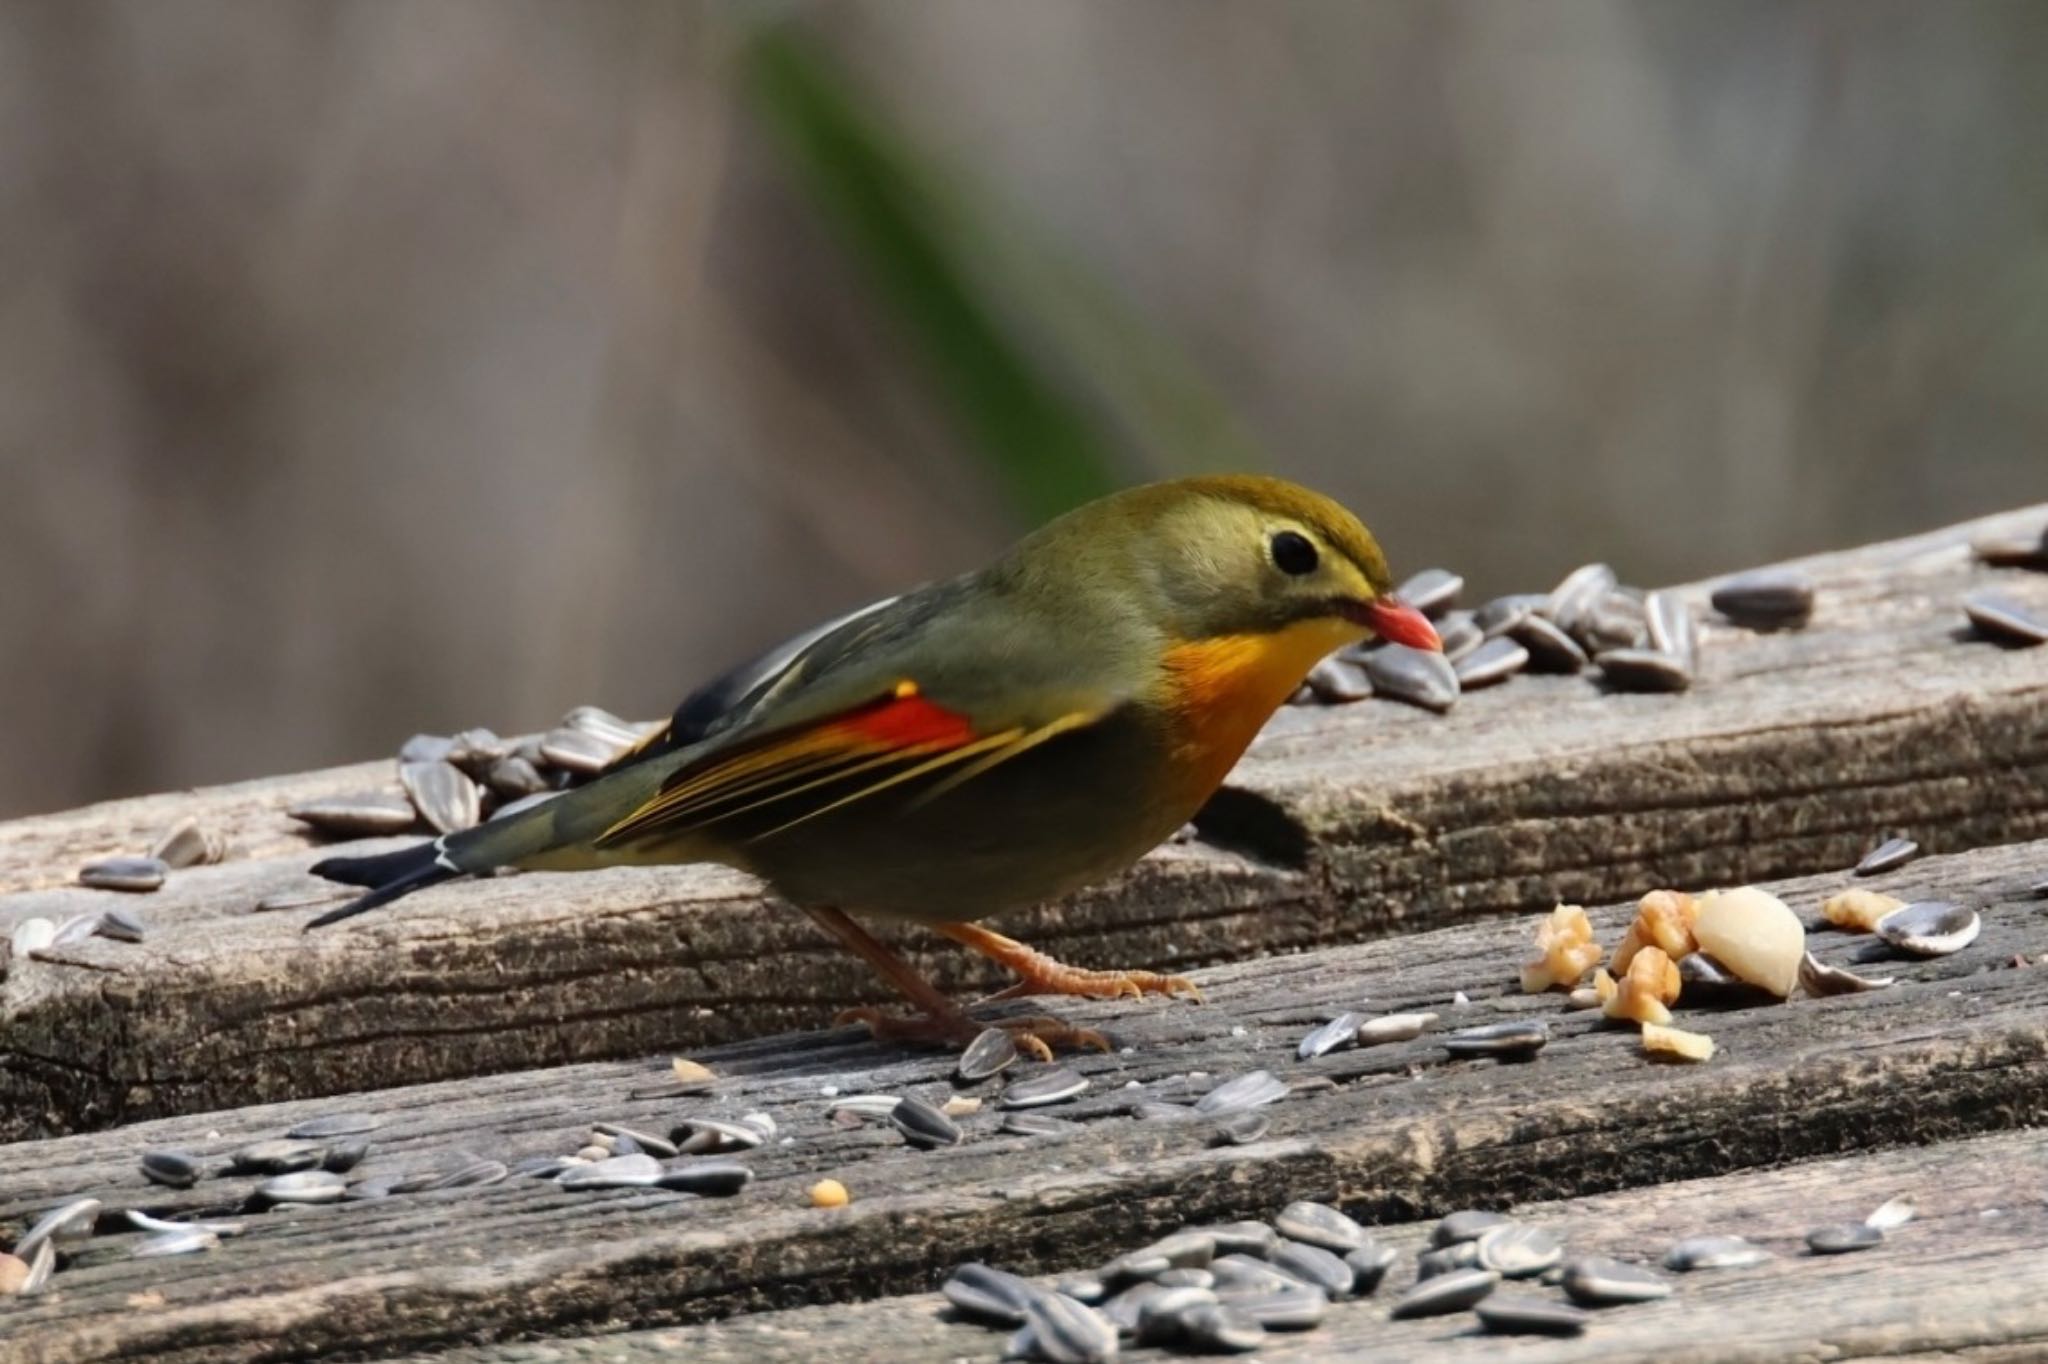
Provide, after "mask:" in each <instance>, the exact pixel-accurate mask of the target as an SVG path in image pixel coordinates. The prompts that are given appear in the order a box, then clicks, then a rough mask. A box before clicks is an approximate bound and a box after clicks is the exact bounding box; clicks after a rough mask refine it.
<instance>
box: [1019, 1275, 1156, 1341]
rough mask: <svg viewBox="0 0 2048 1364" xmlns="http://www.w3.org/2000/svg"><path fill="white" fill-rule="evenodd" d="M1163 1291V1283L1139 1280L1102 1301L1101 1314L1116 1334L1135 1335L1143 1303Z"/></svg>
mask: <svg viewBox="0 0 2048 1364" xmlns="http://www.w3.org/2000/svg"><path fill="white" fill-rule="evenodd" d="M1164 1292H1166V1288H1165V1286H1164V1285H1162V1284H1156V1283H1151V1282H1149V1281H1145V1280H1140V1281H1139V1282H1137V1283H1134V1284H1132V1285H1131V1286H1130V1287H1129V1288H1126V1289H1124V1290H1123V1292H1121V1293H1118V1294H1117V1295H1115V1296H1114V1297H1112V1298H1109V1299H1108V1300H1107V1301H1105V1302H1103V1303H1102V1304H1101V1311H1102V1315H1103V1316H1104V1317H1105V1318H1106V1319H1107V1320H1108V1321H1109V1324H1110V1325H1112V1326H1114V1327H1116V1331H1117V1334H1118V1335H1120V1336H1135V1335H1137V1334H1138V1321H1139V1318H1140V1317H1141V1316H1142V1315H1143V1313H1144V1311H1145V1304H1146V1303H1148V1302H1150V1301H1152V1299H1154V1298H1156V1297H1158V1296H1159V1295H1160V1294H1161V1293H1164ZM1067 1296H1068V1297H1073V1294H1071V1293H1069V1294H1068V1295H1067ZM1075 1301H1077V1302H1078V1301H1080V1300H1079V1299H1078V1298H1077V1299H1075ZM1023 1310H1024V1309H1023V1308H1022V1307H1019V1308H1018V1309H1017V1311H1018V1313H1019V1315H1021V1314H1022V1313H1023Z"/></svg>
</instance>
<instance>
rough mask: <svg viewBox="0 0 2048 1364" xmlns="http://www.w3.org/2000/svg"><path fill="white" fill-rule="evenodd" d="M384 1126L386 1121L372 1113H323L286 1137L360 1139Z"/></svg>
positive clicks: (297, 1138) (308, 1120)
mask: <svg viewBox="0 0 2048 1364" xmlns="http://www.w3.org/2000/svg"><path fill="white" fill-rule="evenodd" d="M383 1125H384V1120H383V1119H382V1118H380V1117H377V1116H376V1115H375V1114H372V1113H322V1114H321V1115H320V1116H319V1117H317V1118H307V1119H306V1120H305V1121H303V1122H301V1123H299V1124H298V1125H297V1126H295V1127H293V1128H292V1130H291V1131H289V1132H287V1133H285V1136H286V1137H289V1138H292V1139H294V1140H298V1141H322V1140H325V1139H326V1138H328V1137H360V1136H362V1135H363V1134H364V1133H366V1132H374V1131H376V1130H377V1129H378V1128H380V1127H382V1126H383Z"/></svg>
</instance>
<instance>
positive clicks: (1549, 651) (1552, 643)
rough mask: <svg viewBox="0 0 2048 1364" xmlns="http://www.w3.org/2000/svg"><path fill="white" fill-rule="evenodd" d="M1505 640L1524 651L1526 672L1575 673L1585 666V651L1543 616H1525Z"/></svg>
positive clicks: (1553, 622)
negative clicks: (1517, 645) (1519, 646)
mask: <svg viewBox="0 0 2048 1364" xmlns="http://www.w3.org/2000/svg"><path fill="white" fill-rule="evenodd" d="M1508 638H1510V639H1512V640H1514V641H1515V642H1516V643H1518V644H1520V645H1521V646H1522V647H1523V648H1524V649H1526V650H1527V651H1528V654H1529V661H1528V664H1527V667H1528V669H1529V671H1530V672H1538V673H1575V672H1578V671H1579V670H1580V669H1582V668H1584V667H1585V666H1586V651H1585V650H1584V649H1581V648H1580V647H1579V642H1578V641H1577V640H1575V639H1573V638H1572V637H1571V636H1570V635H1569V634H1567V633H1565V631H1564V629H1563V627H1561V626H1559V625H1558V624H1557V623H1556V622H1555V621H1552V620H1550V619H1548V618H1547V617H1544V616H1537V615H1531V616H1527V617H1525V618H1524V619H1523V621H1522V623H1521V624H1519V625H1517V626H1516V627H1515V628H1514V629H1513V630H1511V631H1509V632H1508Z"/></svg>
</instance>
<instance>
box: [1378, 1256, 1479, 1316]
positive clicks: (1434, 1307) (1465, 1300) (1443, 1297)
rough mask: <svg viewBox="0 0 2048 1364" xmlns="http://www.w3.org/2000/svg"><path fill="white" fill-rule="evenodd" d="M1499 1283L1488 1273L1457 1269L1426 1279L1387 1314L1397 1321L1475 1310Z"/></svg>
mask: <svg viewBox="0 0 2048 1364" xmlns="http://www.w3.org/2000/svg"><path fill="white" fill-rule="evenodd" d="M1499 1283H1500V1275H1498V1274H1496V1273H1494V1272H1493V1271H1492V1270H1490V1269H1457V1270H1453V1271H1451V1272H1450V1273H1449V1274H1439V1275H1437V1276H1436V1277H1435V1278H1433V1279H1425V1280H1423V1281H1422V1282H1421V1283H1418V1284H1416V1285H1415V1286H1413V1287H1412V1288H1410V1289H1409V1290H1408V1291H1407V1292H1405V1293H1403V1294H1402V1295H1401V1296H1400V1297H1398V1298H1396V1299H1395V1300H1394V1306H1393V1309H1392V1310H1391V1311H1390V1312H1389V1313H1388V1315H1389V1316H1391V1317H1392V1318H1393V1319H1394V1320H1396V1321H1405V1320H1407V1319H1408V1318H1410V1317H1440V1316H1443V1315H1445V1314H1446V1313H1450V1312H1462V1311H1464V1310H1465V1309H1466V1308H1468V1307H1472V1306H1475V1305H1477V1304H1478V1303H1479V1301H1480V1300H1481V1299H1483V1298H1484V1297H1486V1295H1487V1294H1489V1293H1491V1292H1493V1290H1494V1288H1495V1286H1496V1285H1498V1284H1499Z"/></svg>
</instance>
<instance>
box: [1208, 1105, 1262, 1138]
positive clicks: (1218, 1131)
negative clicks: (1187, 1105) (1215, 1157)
mask: <svg viewBox="0 0 2048 1364" xmlns="http://www.w3.org/2000/svg"><path fill="white" fill-rule="evenodd" d="M1272 1126H1273V1117H1272V1115H1271V1114H1270V1113H1263V1112H1260V1111H1259V1110H1257V1109H1249V1108H1248V1109H1239V1110H1238V1111H1237V1112H1234V1113H1226V1114H1224V1115H1223V1116H1221V1117H1219V1118H1217V1119H1216V1122H1215V1124H1214V1127H1215V1132H1214V1135H1212V1136H1211V1137H1210V1139H1209V1144H1210V1145H1211V1146H1249V1145H1251V1144H1252V1143H1253V1142H1255V1141H1257V1140H1258V1139H1259V1138H1261V1137H1263V1136H1265V1135H1266V1133H1267V1132H1268V1131H1269V1130H1270V1129H1271V1128H1272Z"/></svg>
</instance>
